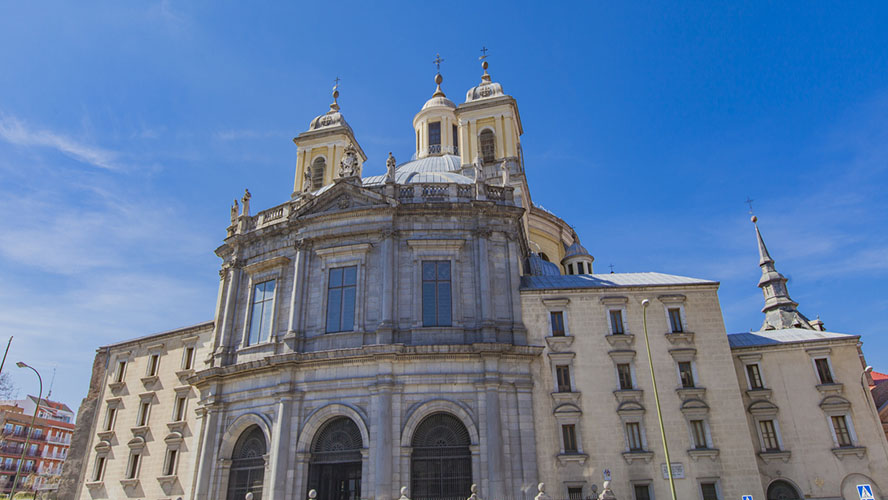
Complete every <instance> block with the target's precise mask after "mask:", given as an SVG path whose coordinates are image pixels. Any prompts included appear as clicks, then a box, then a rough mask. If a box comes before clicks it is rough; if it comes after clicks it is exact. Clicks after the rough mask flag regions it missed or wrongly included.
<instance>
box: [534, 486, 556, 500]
mask: <svg viewBox="0 0 888 500" xmlns="http://www.w3.org/2000/svg"><path fill="white" fill-rule="evenodd" d="M537 489H538V490H539V493H537V496H535V497H533V500H552V497H550V496H549V495H547V494H546V483H540V484H538V485H537Z"/></svg>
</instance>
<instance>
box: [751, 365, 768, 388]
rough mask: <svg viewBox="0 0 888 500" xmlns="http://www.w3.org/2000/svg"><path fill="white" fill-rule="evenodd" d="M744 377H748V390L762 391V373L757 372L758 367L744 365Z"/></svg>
mask: <svg viewBox="0 0 888 500" xmlns="http://www.w3.org/2000/svg"><path fill="white" fill-rule="evenodd" d="M746 376H747V377H749V388H750V389H764V388H765V386H764V384H763V383H762V373H761V372H760V371H759V365H756V364H752V365H746Z"/></svg>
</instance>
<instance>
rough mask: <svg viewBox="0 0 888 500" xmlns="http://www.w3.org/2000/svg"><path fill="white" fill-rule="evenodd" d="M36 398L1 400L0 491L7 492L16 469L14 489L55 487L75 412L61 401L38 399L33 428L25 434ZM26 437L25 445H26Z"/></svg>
mask: <svg viewBox="0 0 888 500" xmlns="http://www.w3.org/2000/svg"><path fill="white" fill-rule="evenodd" d="M36 408H37V398H36V397H34V396H28V397H27V398H25V399H22V400H18V401H3V402H0V491H2V492H9V490H10V489H11V488H12V480H13V477H15V474H16V470H18V466H19V461H20V460H21V459H22V451H24V452H25V455H24V463H22V467H21V470H20V471H19V480H18V485H17V486H16V490H17V491H22V490H31V491H52V490H55V489H57V488H58V481H59V476H60V474H61V472H62V464H63V463H64V461H65V459H66V458H67V457H68V448H69V447H70V445H71V434H72V433H73V432H74V423H73V420H74V412H73V411H71V409H70V408H68V406H67V405H65V404H64V403H58V402H55V401H40V408H39V410H38V411H37V419H36V420H35V421H34V429H33V431H32V432H31V433H30V434H31V436H30V439H27V438H28V431H29V429H30V426H31V418H32V417H33V416H34V410H35V409H36ZM26 440H27V446H25V443H26Z"/></svg>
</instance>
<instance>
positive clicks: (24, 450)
mask: <svg viewBox="0 0 888 500" xmlns="http://www.w3.org/2000/svg"><path fill="white" fill-rule="evenodd" d="M16 366H18V367H19V368H30V369H31V370H33V371H34V373H36V374H37V381H39V382H40V395H39V396H37V406H36V407H34V415H33V416H32V417H31V426H30V428H29V429H28V433H27V434H26V437H25V447H24V448H22V456H21V458H19V463H18V467H17V468H16V470H15V476H14V477H13V478H12V489H11V490H10V491H9V499H10V500H12V498H13V497H14V496H15V487H16V485H17V484H18V478H19V474H20V473H21V471H22V464H23V463H25V453H27V451H28V445H29V444H30V443H31V434H33V433H34V421H36V420H37V412H39V411H40V400H41V399H43V377H41V376H40V372H38V371H37V370H36V369H34V367H33V366H30V365H28V364H26V363H23V362H21V361H19V362H18V363H16Z"/></svg>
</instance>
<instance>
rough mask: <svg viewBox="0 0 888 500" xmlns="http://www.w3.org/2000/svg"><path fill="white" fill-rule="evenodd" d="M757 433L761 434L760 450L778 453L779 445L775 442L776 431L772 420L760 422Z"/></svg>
mask: <svg viewBox="0 0 888 500" xmlns="http://www.w3.org/2000/svg"><path fill="white" fill-rule="evenodd" d="M759 431H760V432H761V433H762V448H764V451H780V443H779V442H778V441H777V429H776V427H774V421H773V420H760V421H759Z"/></svg>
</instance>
